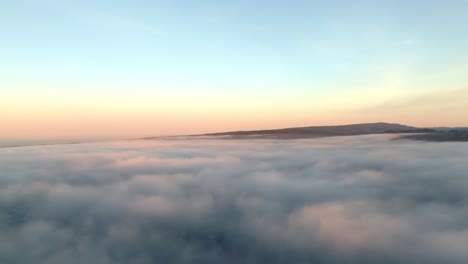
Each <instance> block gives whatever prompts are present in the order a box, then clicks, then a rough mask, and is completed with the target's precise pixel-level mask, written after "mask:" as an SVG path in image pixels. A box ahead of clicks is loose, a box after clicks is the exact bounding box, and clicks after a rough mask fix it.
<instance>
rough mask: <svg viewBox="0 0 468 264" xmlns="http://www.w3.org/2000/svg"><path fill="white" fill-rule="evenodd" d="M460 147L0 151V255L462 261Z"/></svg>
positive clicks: (322, 142) (238, 145) (466, 152)
mask: <svg viewBox="0 0 468 264" xmlns="http://www.w3.org/2000/svg"><path fill="white" fill-rule="evenodd" d="M467 160H468V145H467V144H460V143H421V142H411V141H389V138H388V137H387V136H360V137H341V138H328V139H310V140H277V141H274V140H251V141H236V140H224V141H222V140H194V141H189V140H167V141H123V142H113V143H89V144H77V145H54V146H37V147H19V148H4V149H0V168H1V170H0V263H7V264H14V263H22V264H24V263H38V264H42V263H50V264H55V263H57V264H58V263H71V264H74V263H97V264H107V263H109V264H110V263H135V264H140V263H141V264H146V263H350V264H352V263H360V264H365V263H466V262H467V261H468V246H467V245H468V207H467V206H466V204H467V202H468V174H467V172H468V163H467V162H466V161H467Z"/></svg>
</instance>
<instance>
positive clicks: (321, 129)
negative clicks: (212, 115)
mask: <svg viewBox="0 0 468 264" xmlns="http://www.w3.org/2000/svg"><path fill="white" fill-rule="evenodd" d="M430 132H435V131H434V130H432V129H428V128H418V127H412V126H407V125H401V124H395V123H385V122H379V123H362V124H350V125H336V126H308V127H293V128H282V129H267V130H249V131H231V132H221V133H207V134H200V135H192V137H193V136H195V137H196V136H198V137H200V136H224V137H230V138H252V137H253V138H313V137H330V136H351V135H367V134H384V133H430Z"/></svg>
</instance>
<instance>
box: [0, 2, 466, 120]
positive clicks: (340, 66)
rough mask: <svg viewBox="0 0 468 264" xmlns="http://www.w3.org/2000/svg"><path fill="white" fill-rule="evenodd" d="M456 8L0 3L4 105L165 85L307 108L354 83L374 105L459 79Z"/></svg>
mask: <svg viewBox="0 0 468 264" xmlns="http://www.w3.org/2000/svg"><path fill="white" fill-rule="evenodd" d="M466 14H468V2H467V1H456V0H450V1H418V0H416V1H266V0H265V1H263V0H257V1H246V0H241V1H214V0H211V1H207V0H200V1H88V0H85V1H58V0H55V1H53V0H45V1H32V0H17V1H0V32H1V36H2V37H1V39H2V40H3V41H1V42H0V57H1V58H2V60H1V61H0V69H1V72H2V73H0V87H4V88H2V90H3V91H2V94H3V95H4V96H2V97H3V98H8V97H9V96H10V97H11V98H13V97H14V98H16V99H14V100H13V99H12V100H10V101H15V100H17V98H21V97H22V96H24V94H30V95H31V96H33V95H37V96H39V97H41V96H42V97H44V98H46V97H48V98H49V99H50V98H51V94H53V93H54V92H57V91H58V92H60V93H72V94H80V95H82V97H92V96H94V95H95V93H96V91H99V93H103V94H105V93H109V97H110V98H112V93H114V92H118V93H121V94H122V96H125V95H126V94H128V95H132V96H134V95H135V94H140V95H142V96H143V97H144V96H145V95H146V96H152V97H155V98H156V97H157V98H160V100H163V101H166V102H167V101H168V100H173V98H172V97H171V99H169V97H167V98H166V97H165V96H166V94H167V93H168V91H170V92H169V93H173V94H175V95H179V96H184V95H187V96H192V97H193V96H195V97H196V96H200V97H203V96H205V95H208V94H215V95H219V97H215V100H221V101H223V100H225V101H227V100H229V99H230V98H231V97H234V98H237V99H235V100H238V98H245V100H251V101H255V100H257V101H258V100H263V99H262V98H290V99H288V100H292V101H290V103H292V104H294V103H295V101H294V100H295V99H294V98H301V99H304V98H309V99H310V100H309V102H311V103H312V104H313V103H314V102H315V101H317V100H319V99H318V98H329V99H327V100H329V101H330V100H334V99H333V98H339V97H340V96H342V95H343V94H345V95H346V94H349V93H354V92H355V91H356V93H359V94H363V95H366V96H367V97H368V98H373V99H375V100H376V101H379V102H383V101H385V100H392V99H394V98H396V97H404V96H406V95H407V94H411V95H413V94H415V95H419V94H425V93H433V92H440V91H443V90H444V89H458V88H460V87H465V85H466V84H467V83H468V75H467V74H464V73H466V70H468V63H467V61H468V60H467V59H468V38H467V37H466V36H468V16H467V15H466ZM13 90H14V91H15V92H14V93H15V94H14V95H13V92H12V91H13ZM18 91H20V92H21V93H22V94H21V95H18V94H17V93H19V92H18ZM11 98H10V99H11ZM330 98H331V99H330ZM49 99H47V100H46V99H44V100H43V101H41V102H45V101H48V100H49ZM5 100H6V99H5ZM235 100H234V101H235ZM272 100H273V99H272ZM275 100H277V99H274V100H273V101H275ZM278 100H279V99H278ZM226 103H227V104H233V105H234V104H235V102H232V100H231V102H226ZM297 103H298V104H300V103H301V102H297ZM317 103H320V102H317ZM342 104H347V103H346V102H343V103H342ZM356 104H361V102H358V103H356ZM174 105H177V102H174ZM194 107H196V105H194ZM18 108H21V106H18V105H16V106H12V108H11V109H12V111H17V110H18ZM214 110H217V109H214Z"/></svg>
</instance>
